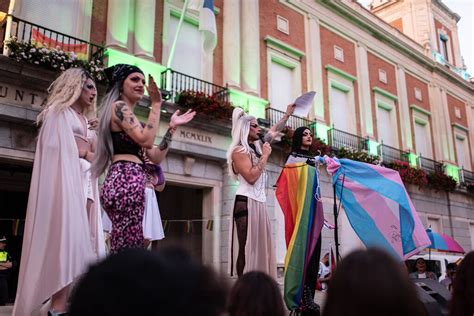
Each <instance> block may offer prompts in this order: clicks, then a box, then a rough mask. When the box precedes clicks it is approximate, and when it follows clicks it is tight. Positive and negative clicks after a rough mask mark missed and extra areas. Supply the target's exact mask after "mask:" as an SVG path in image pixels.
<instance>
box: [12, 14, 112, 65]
mask: <svg viewBox="0 0 474 316" xmlns="http://www.w3.org/2000/svg"><path fill="white" fill-rule="evenodd" d="M10 17H11V28H10V34H6V33H5V31H4V32H3V35H4V36H3V38H4V39H8V38H11V37H15V38H16V40H17V41H19V42H27V43H32V44H36V45H37V46H38V47H46V48H50V49H53V48H56V49H60V50H62V51H65V52H73V53H74V54H76V55H77V56H78V58H81V59H84V60H89V61H90V60H92V59H95V60H97V59H99V60H101V61H102V59H103V56H104V50H105V48H104V47H103V46H100V45H96V44H93V43H90V42H88V41H84V40H81V39H79V38H76V37H73V36H69V35H67V34H64V33H61V32H57V31H55V30H52V29H49V28H47V27H44V26H41V25H38V24H35V23H31V22H28V21H25V20H22V19H19V18H17V17H14V16H10Z"/></svg>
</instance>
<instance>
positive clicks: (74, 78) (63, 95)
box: [36, 68, 96, 124]
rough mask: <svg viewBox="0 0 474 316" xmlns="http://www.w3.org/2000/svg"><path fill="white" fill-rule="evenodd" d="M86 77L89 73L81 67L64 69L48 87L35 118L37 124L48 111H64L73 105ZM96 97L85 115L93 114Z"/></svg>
mask: <svg viewBox="0 0 474 316" xmlns="http://www.w3.org/2000/svg"><path fill="white" fill-rule="evenodd" d="M87 79H92V78H91V77H90V75H89V74H88V73H87V72H86V71H85V70H84V69H82V68H69V69H67V70H66V71H64V72H63V73H62V74H61V75H60V76H59V77H58V78H57V79H56V80H54V81H53V83H51V85H50V86H49V88H48V90H47V91H48V97H47V98H46V100H45V102H44V109H43V111H41V113H40V114H39V115H38V117H37V119H36V123H37V124H41V122H42V121H43V120H44V118H45V116H46V113H48V111H55V112H57V113H59V112H62V111H64V110H65V109H67V108H68V107H70V106H71V105H73V104H74V103H75V102H76V101H77V100H78V99H79V97H80V96H81V93H82V89H83V87H84V84H85V82H86V80H87ZM95 109H96V98H95V99H94V104H93V106H91V107H90V108H89V109H88V111H87V113H86V112H84V113H83V114H84V115H86V116H87V117H88V118H92V117H93V116H94V114H95Z"/></svg>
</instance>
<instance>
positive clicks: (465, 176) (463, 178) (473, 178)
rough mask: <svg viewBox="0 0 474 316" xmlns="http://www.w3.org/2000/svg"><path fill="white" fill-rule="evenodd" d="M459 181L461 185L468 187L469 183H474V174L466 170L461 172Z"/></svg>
mask: <svg viewBox="0 0 474 316" xmlns="http://www.w3.org/2000/svg"><path fill="white" fill-rule="evenodd" d="M459 181H460V182H461V185H463V186H466V185H468V184H469V183H474V172H472V171H468V170H466V169H464V168H462V169H460V170H459Z"/></svg>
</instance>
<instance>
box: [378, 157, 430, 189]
mask: <svg viewBox="0 0 474 316" xmlns="http://www.w3.org/2000/svg"><path fill="white" fill-rule="evenodd" d="M387 166H388V167H389V168H391V169H393V170H397V171H398V173H399V174H400V177H401V178H402V180H403V182H406V183H411V184H414V185H417V186H418V188H420V189H421V188H422V187H424V186H426V185H427V184H428V177H427V176H426V173H425V172H424V171H423V170H421V169H416V168H413V167H411V166H410V164H409V163H408V162H404V161H399V160H397V161H394V162H391V163H389V164H387Z"/></svg>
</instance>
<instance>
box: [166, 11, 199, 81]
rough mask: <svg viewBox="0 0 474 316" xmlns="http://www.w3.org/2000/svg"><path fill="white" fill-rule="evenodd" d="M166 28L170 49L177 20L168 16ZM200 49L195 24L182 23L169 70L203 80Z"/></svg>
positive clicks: (185, 21) (172, 16) (190, 22)
mask: <svg viewBox="0 0 474 316" xmlns="http://www.w3.org/2000/svg"><path fill="white" fill-rule="evenodd" d="M169 21H170V23H169V27H168V46H169V47H170V49H171V45H172V44H173V40H174V37H175V34H176V29H177V28H178V23H179V18H177V17H175V16H174V15H171V16H170V20H169ZM202 54H203V52H202V48H201V35H200V33H199V29H198V26H197V24H195V23H193V22H192V21H187V20H186V19H185V20H184V21H183V25H182V27H181V31H180V34H179V36H178V41H177V43H176V48H175V52H174V58H173V62H172V63H171V68H173V70H176V71H179V72H181V73H184V74H186V75H189V76H192V77H195V78H198V79H203V78H202V77H203V75H202Z"/></svg>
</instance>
